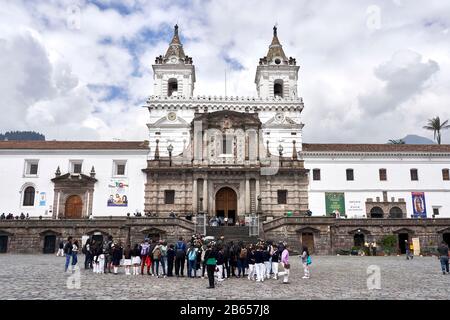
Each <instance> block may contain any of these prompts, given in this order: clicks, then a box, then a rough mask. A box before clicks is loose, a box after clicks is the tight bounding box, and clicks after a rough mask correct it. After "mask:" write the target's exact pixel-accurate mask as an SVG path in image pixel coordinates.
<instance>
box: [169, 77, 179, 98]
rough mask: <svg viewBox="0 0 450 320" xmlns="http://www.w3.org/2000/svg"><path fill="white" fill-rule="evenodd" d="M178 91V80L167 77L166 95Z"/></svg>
mask: <svg viewBox="0 0 450 320" xmlns="http://www.w3.org/2000/svg"><path fill="white" fill-rule="evenodd" d="M176 92H178V80H177V79H169V83H168V92H167V95H168V96H169V97H171V96H172V95H173V93H176Z"/></svg>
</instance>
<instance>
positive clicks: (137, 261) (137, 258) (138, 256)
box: [131, 244, 141, 276]
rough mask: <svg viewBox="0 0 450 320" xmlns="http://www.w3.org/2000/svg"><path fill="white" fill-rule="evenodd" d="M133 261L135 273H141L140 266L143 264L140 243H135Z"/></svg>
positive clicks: (132, 254)
mask: <svg viewBox="0 0 450 320" xmlns="http://www.w3.org/2000/svg"><path fill="white" fill-rule="evenodd" d="M131 263H132V264H133V275H134V276H137V275H139V268H140V266H141V250H140V249H139V245H138V244H135V245H134V249H133V250H132V252H131Z"/></svg>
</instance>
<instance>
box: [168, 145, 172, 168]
mask: <svg viewBox="0 0 450 320" xmlns="http://www.w3.org/2000/svg"><path fill="white" fill-rule="evenodd" d="M167 151H168V152H169V167H171V166H172V151H173V146H172V144H169V146H168V147H167Z"/></svg>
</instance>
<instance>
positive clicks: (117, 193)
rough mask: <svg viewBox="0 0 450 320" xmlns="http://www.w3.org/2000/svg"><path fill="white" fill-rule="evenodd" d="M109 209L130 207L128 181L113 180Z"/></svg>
mask: <svg viewBox="0 0 450 320" xmlns="http://www.w3.org/2000/svg"><path fill="white" fill-rule="evenodd" d="M108 187H109V199H108V207H128V180H126V179H111V182H110V183H109V186H108Z"/></svg>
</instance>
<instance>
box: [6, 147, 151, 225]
mask: <svg viewBox="0 0 450 320" xmlns="http://www.w3.org/2000/svg"><path fill="white" fill-rule="evenodd" d="M29 159H33V160H36V159H38V160H39V167H38V175H37V176H36V177H27V176H25V175H24V173H25V160H29ZM70 160H83V165H82V173H83V174H86V175H89V174H90V171H91V169H92V166H94V168H95V172H96V175H95V178H96V179H97V180H98V181H97V183H96V184H95V191H94V199H93V207H92V213H93V215H94V216H125V215H126V214H127V213H128V212H130V213H133V212H136V210H138V211H140V212H142V211H143V209H144V187H145V183H146V175H145V173H143V172H142V169H143V168H146V166H147V152H146V151H133V152H130V151H120V150H114V151H95V150H93V151H83V150H77V151H63V150H51V151H38V150H29V151H19V150H1V151H0V179H1V181H2V182H3V183H2V184H1V185H0V203H1V205H0V212H5V214H8V213H9V212H11V213H13V214H14V215H17V214H19V215H20V213H21V212H23V213H24V214H26V213H29V214H30V216H31V217H38V216H42V217H48V218H51V217H52V214H53V212H52V211H53V209H54V208H53V200H54V184H53V182H52V181H51V179H53V178H54V177H55V171H56V169H57V167H58V166H59V167H60V170H61V174H62V175H63V174H66V173H67V172H69V163H70ZM114 160H126V161H127V164H126V172H125V176H121V177H120V178H125V179H128V183H129V188H128V207H108V206H107V200H108V198H109V195H110V188H109V187H108V186H109V184H110V182H111V179H112V178H114V176H113V161H114ZM28 185H31V186H33V187H35V189H36V196H35V202H34V206H33V207H28V206H27V207H24V206H22V204H23V199H22V195H23V190H24V189H25V188H24V187H25V186H28ZM41 192H45V193H46V203H45V205H44V206H40V203H39V195H40V193H41ZM91 200H92V199H91ZM83 205H86V204H85V203H83Z"/></svg>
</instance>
